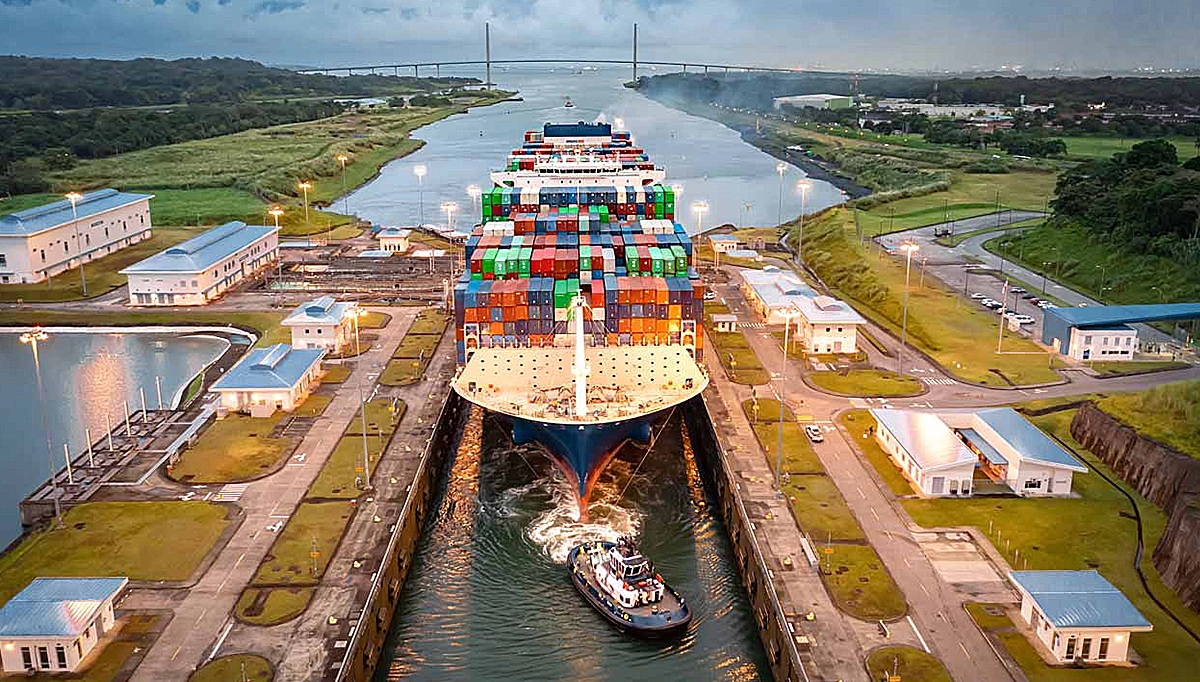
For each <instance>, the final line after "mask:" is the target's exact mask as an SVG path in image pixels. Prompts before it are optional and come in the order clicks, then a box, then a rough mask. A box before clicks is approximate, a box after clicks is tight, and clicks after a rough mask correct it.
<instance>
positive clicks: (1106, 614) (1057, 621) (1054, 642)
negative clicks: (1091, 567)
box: [1008, 571, 1154, 664]
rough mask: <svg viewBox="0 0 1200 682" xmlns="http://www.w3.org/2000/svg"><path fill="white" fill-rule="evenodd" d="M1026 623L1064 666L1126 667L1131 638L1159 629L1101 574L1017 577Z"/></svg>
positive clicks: (1016, 573)
mask: <svg viewBox="0 0 1200 682" xmlns="http://www.w3.org/2000/svg"><path fill="white" fill-rule="evenodd" d="M1008 579H1009V580H1010V581H1011V582H1012V584H1013V585H1015V586H1016V588H1017V590H1018V591H1019V592H1020V593H1021V618H1022V619H1023V620H1024V621H1025V622H1026V623H1027V624H1028V625H1029V628H1030V630H1032V632H1033V634H1034V636H1035V637H1036V641H1035V642H1033V644H1034V645H1035V646H1037V645H1038V644H1040V645H1041V646H1042V647H1045V648H1046V649H1048V650H1049V651H1050V654H1051V655H1052V657H1053V659H1054V660H1056V661H1058V662H1059V663H1067V664H1069V663H1073V662H1076V661H1079V662H1086V663H1090V664H1104V663H1122V662H1125V661H1127V660H1129V638H1130V636H1131V635H1132V633H1135V632H1150V631H1151V630H1153V629H1154V626H1152V625H1151V624H1150V622H1149V621H1147V620H1146V618H1145V617H1144V616H1142V614H1141V613H1140V612H1139V611H1138V610H1137V608H1135V607H1134V605H1133V604H1131V603H1130V602H1129V599H1127V598H1126V597H1125V595H1124V594H1122V593H1121V591H1120V590H1118V589H1117V588H1116V587H1114V586H1113V585H1112V583H1110V582H1108V581H1107V580H1105V579H1104V576H1102V575H1100V574H1099V573H1097V572H1096V571H1012V572H1010V573H1009V574H1008Z"/></svg>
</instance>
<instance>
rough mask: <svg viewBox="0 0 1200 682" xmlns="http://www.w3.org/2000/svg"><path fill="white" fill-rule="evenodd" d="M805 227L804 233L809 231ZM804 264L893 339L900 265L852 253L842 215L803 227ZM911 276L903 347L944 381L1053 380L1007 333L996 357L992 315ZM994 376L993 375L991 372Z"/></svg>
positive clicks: (1026, 346) (1041, 361) (854, 245)
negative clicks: (944, 375)
mask: <svg viewBox="0 0 1200 682" xmlns="http://www.w3.org/2000/svg"><path fill="white" fill-rule="evenodd" d="M810 226H811V227H810ZM804 248H805V254H806V256H805V260H806V261H807V262H808V264H809V265H810V266H811V267H812V268H813V269H814V270H816V271H817V273H818V274H819V275H820V276H821V278H822V279H824V280H825V281H826V282H829V283H830V284H831V286H833V287H834V291H835V294H836V295H838V296H839V297H841V298H843V299H845V300H847V301H848V302H850V303H851V304H852V305H854V307H855V309H856V310H857V311H858V312H859V313H861V314H862V315H863V316H864V317H867V318H869V319H871V320H872V321H874V322H876V323H877V324H879V325H882V326H884V327H887V328H888V329H889V330H891V331H892V332H893V333H894V334H895V335H896V336H897V337H899V336H900V320H901V317H902V311H903V294H904V279H905V278H904V269H905V263H904V261H903V260H901V259H899V258H893V257H889V256H883V257H880V256H879V255H877V254H876V253H875V252H874V251H873V250H870V249H864V248H862V247H860V246H859V244H858V241H857V240H856V239H855V238H854V221H853V219H852V218H851V217H850V213H849V211H848V210H846V209H842V208H837V209H833V210H831V211H828V212H826V213H825V214H823V215H821V216H820V217H819V218H817V219H816V220H811V221H809V222H807V223H805V247H804ZM918 284H919V278H917V277H910V292H911V293H910V301H909V314H908V338H909V342H910V343H911V344H913V345H914V346H916V347H917V348H919V349H920V350H923V351H925V352H926V353H928V354H929V355H930V356H932V357H933V359H934V360H935V361H936V362H937V363H938V364H939V365H941V366H942V367H943V368H944V369H946V370H947V371H948V372H949V373H950V374H952V375H954V376H956V377H959V378H961V379H964V380H966V381H971V382H974V383H979V384H984V385H988V386H1004V385H1008V384H1007V382H1006V381H1005V380H1004V379H1003V378H1001V376H1000V375H998V374H997V373H996V372H999V373H1000V374H1002V375H1003V376H1004V377H1007V379H1008V380H1009V381H1011V382H1012V383H1014V384H1018V385H1028V384H1040V383H1047V382H1052V381H1058V380H1059V379H1060V377H1059V376H1058V374H1057V373H1055V372H1053V371H1052V370H1051V369H1050V368H1049V367H1048V366H1047V365H1048V361H1047V357H1046V353H1045V351H1043V350H1041V349H1040V348H1039V347H1038V346H1037V345H1035V344H1034V343H1033V342H1032V341H1029V340H1025V339H1020V338H1017V337H1015V336H1013V335H1012V334H1011V333H1008V334H1007V335H1006V337H1005V341H1004V351H1005V352H1004V353H1001V354H997V353H996V340H997V324H998V316H997V315H994V314H992V313H991V312H990V311H984V310H982V309H980V308H979V307H978V306H974V305H970V304H968V303H967V302H965V301H963V300H962V297H961V296H960V295H959V293H958V292H957V291H950V290H949V289H947V288H946V287H945V286H943V285H942V284H941V283H940V282H939V281H938V280H937V279H936V278H933V277H926V278H925V286H924V287H919V286H918ZM993 370H994V371H993Z"/></svg>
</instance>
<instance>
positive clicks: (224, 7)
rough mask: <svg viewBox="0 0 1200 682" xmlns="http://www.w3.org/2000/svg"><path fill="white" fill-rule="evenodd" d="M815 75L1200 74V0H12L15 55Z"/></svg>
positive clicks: (8, 16)
mask: <svg viewBox="0 0 1200 682" xmlns="http://www.w3.org/2000/svg"><path fill="white" fill-rule="evenodd" d="M484 22H490V23H491V29H492V54H493V58H496V59H500V58H505V57H509V58H519V57H562V56H573V57H579V58H587V57H592V58H616V59H620V58H628V55H629V54H630V50H631V32H632V24H633V23H634V22H637V23H638V24H639V54H640V57H641V58H642V59H664V60H689V61H699V60H703V61H709V62H719V63H735V64H737V63H746V64H755V65H763V66H767V65H770V66H787V67H803V68H810V69H820V68H826V69H836V70H849V69H873V70H877V71H897V70H971V69H995V68H1000V67H1003V66H1020V67H1022V68H1024V69H1026V70H1037V69H1051V68H1067V69H1127V68H1135V67H1142V66H1148V67H1160V68H1196V67H1200V40H1198V39H1197V37H1196V33H1195V30H1196V27H1197V26H1200V1H1198V0H1140V1H1139V0H1049V1H1047V0H990V1H986V2H985V1H983V0H849V1H847V0H0V53H6V54H23V55H30V56H52V57H102V58H113V59H125V58H132V57H144V56H146V57H163V58H177V57H194V56H204V57H208V56H236V57H245V58H249V59H255V60H259V61H262V62H264V63H268V64H276V65H306V66H339V65H354V64H377V63H396V62H410V61H416V60H432V59H442V60H451V59H480V58H482V57H483V25H484Z"/></svg>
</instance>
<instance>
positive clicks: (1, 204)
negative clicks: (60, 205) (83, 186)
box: [0, 193, 63, 216]
mask: <svg viewBox="0 0 1200 682" xmlns="http://www.w3.org/2000/svg"><path fill="white" fill-rule="evenodd" d="M62 200H63V195H61V194H49V193H45V194H18V195H16V196H12V197H0V216H6V215H8V214H9V213H16V212H17V211H24V210H25V209H27V208H35V207H37V206H41V205H43V204H49V203H53V202H55V201H62Z"/></svg>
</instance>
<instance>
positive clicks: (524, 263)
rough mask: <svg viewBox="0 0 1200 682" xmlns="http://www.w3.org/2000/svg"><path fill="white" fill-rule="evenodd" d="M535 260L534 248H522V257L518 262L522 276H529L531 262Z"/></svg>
mask: <svg viewBox="0 0 1200 682" xmlns="http://www.w3.org/2000/svg"><path fill="white" fill-rule="evenodd" d="M532 260H533V249H521V259H520V261H518V262H517V269H518V272H519V273H520V275H521V277H529V275H530V263H531V261H532Z"/></svg>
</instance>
